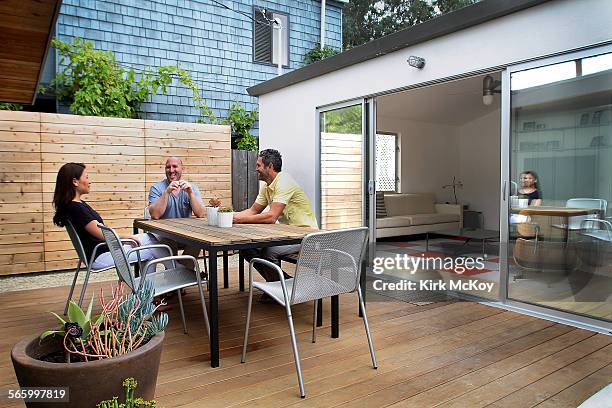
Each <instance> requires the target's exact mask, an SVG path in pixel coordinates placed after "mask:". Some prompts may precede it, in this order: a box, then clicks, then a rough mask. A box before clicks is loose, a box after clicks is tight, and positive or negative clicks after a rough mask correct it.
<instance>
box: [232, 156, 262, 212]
mask: <svg viewBox="0 0 612 408" xmlns="http://www.w3.org/2000/svg"><path fill="white" fill-rule="evenodd" d="M256 163H257V152H249V151H246V150H232V205H233V207H234V210H235V211H242V210H246V209H247V208H249V207H251V205H253V203H254V202H255V199H256V198H257V194H258V193H259V179H258V177H257V171H256V170H255V164H256Z"/></svg>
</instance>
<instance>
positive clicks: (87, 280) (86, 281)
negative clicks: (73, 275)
mask: <svg viewBox="0 0 612 408" xmlns="http://www.w3.org/2000/svg"><path fill="white" fill-rule="evenodd" d="M90 274H91V265H89V267H88V268H87V272H86V273H85V280H84V281H83V288H82V289H81V295H80V296H79V306H81V307H82V306H83V298H84V297H85V291H86V290H87V283H89V275H90Z"/></svg>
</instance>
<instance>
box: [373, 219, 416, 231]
mask: <svg viewBox="0 0 612 408" xmlns="http://www.w3.org/2000/svg"><path fill="white" fill-rule="evenodd" d="M409 226H410V217H385V218H377V219H376V228H396V227H409Z"/></svg>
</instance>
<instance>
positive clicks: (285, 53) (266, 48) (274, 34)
mask: <svg viewBox="0 0 612 408" xmlns="http://www.w3.org/2000/svg"><path fill="white" fill-rule="evenodd" d="M253 14H254V15H255V22H254V23H253V60H254V61H255V62H263V63H268V64H274V65H277V64H278V61H279V58H280V61H281V62H282V64H283V65H284V66H287V65H289V18H288V17H287V15H286V14H282V13H277V12H275V11H270V10H266V9H263V8H258V7H256V8H254V11H253ZM275 20H276V21H280V24H281V28H280V41H281V44H280V55H279V46H278V41H279V38H278V37H279V34H278V29H277V28H275V27H276V25H275V24H274V21H275Z"/></svg>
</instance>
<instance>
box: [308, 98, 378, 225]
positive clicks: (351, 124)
mask: <svg viewBox="0 0 612 408" xmlns="http://www.w3.org/2000/svg"><path fill="white" fill-rule="evenodd" d="M371 109H372V102H371V101H365V100H364V101H356V102H349V103H344V104H339V105H335V106H332V107H329V108H325V109H320V110H319V112H318V115H319V143H318V149H319V158H320V166H319V185H320V191H319V200H318V202H319V209H320V210H319V216H320V221H321V228H323V229H337V228H350V227H360V226H367V225H369V222H368V220H369V218H370V217H369V214H368V211H369V209H370V208H372V206H371V205H370V204H369V200H370V194H368V185H369V184H371V183H370V179H371V173H372V171H370V163H369V161H370V156H371V155H370V154H368V152H369V151H370V146H369V144H370V139H371V138H369V137H368V136H367V135H368V133H369V132H370V129H371V127H372V125H371V124H370V123H369V118H370V117H372V116H371V112H370V111H371Z"/></svg>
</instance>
